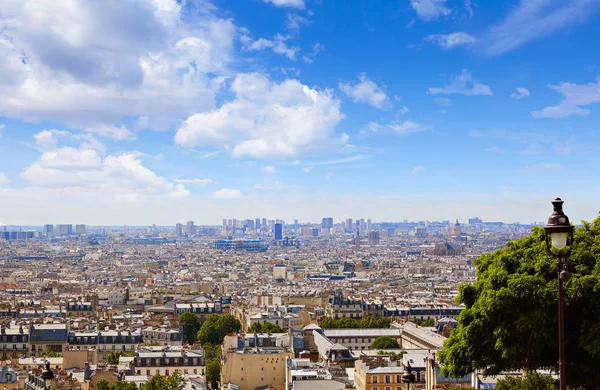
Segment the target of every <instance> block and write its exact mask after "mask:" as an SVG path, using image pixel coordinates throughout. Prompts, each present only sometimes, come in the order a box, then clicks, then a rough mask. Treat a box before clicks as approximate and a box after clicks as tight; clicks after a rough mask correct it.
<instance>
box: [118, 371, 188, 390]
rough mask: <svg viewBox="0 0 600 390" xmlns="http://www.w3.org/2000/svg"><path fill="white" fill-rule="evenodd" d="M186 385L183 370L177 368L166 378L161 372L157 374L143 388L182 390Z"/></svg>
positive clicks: (142, 389) (145, 389)
mask: <svg viewBox="0 0 600 390" xmlns="http://www.w3.org/2000/svg"><path fill="white" fill-rule="evenodd" d="M184 387H185V379H184V378H183V376H182V375H181V372H179V370H176V371H175V372H174V373H173V374H171V375H170V376H168V377H167V378H166V379H165V378H163V377H162V376H161V375H160V374H155V375H154V376H153V377H152V378H150V379H149V380H148V382H146V383H144V385H143V386H142V387H141V390H182V389H183V388H184ZM111 390H112V389H111Z"/></svg>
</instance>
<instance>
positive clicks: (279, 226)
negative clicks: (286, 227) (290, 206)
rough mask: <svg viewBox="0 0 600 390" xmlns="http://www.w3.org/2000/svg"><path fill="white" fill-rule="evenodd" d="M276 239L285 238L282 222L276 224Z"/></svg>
mask: <svg viewBox="0 0 600 390" xmlns="http://www.w3.org/2000/svg"><path fill="white" fill-rule="evenodd" d="M274 232H275V240H278V241H279V240H283V224H281V223H276V224H275V229H274Z"/></svg>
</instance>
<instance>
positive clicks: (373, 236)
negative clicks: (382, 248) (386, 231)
mask: <svg viewBox="0 0 600 390" xmlns="http://www.w3.org/2000/svg"><path fill="white" fill-rule="evenodd" d="M368 237H369V244H370V245H377V244H379V241H380V235H379V232H378V231H376V230H374V231H370V232H369V233H368Z"/></svg>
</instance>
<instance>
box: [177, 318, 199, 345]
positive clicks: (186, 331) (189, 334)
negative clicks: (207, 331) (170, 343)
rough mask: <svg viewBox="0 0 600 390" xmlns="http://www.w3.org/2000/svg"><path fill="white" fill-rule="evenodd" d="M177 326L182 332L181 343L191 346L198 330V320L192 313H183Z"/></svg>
mask: <svg viewBox="0 0 600 390" xmlns="http://www.w3.org/2000/svg"><path fill="white" fill-rule="evenodd" d="M179 324H181V328H182V330H183V341H184V342H186V343H188V344H193V343H194V341H196V336H197V334H198V331H199V330H200V319H198V316H197V315H195V314H193V313H183V314H182V315H180V316H179Z"/></svg>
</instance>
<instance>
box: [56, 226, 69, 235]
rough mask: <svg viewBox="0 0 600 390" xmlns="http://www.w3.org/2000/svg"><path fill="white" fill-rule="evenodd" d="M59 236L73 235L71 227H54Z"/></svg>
mask: <svg viewBox="0 0 600 390" xmlns="http://www.w3.org/2000/svg"><path fill="white" fill-rule="evenodd" d="M56 229H57V230H58V235H59V236H70V235H71V234H73V225H56Z"/></svg>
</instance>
